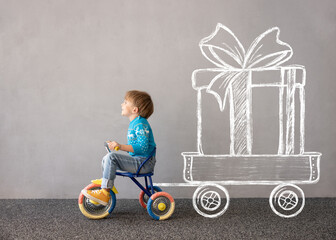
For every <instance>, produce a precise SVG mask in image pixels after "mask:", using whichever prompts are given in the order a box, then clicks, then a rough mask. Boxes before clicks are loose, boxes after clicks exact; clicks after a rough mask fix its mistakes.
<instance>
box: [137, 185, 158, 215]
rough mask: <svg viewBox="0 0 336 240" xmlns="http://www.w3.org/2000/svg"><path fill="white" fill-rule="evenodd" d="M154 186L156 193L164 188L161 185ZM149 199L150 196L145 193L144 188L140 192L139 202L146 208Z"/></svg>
mask: <svg viewBox="0 0 336 240" xmlns="http://www.w3.org/2000/svg"><path fill="white" fill-rule="evenodd" d="M153 188H154V193H156V192H162V189H161V188H159V187H157V186H154V187H153ZM150 191H152V190H150ZM148 199H149V197H148V196H147V194H145V192H144V191H143V190H142V191H141V192H140V195H139V202H140V205H141V206H142V207H143V208H144V209H146V208H147V202H148Z"/></svg>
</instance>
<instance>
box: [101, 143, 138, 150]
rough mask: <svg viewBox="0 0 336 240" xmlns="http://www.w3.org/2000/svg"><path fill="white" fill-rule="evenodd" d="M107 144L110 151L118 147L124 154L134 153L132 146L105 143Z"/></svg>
mask: <svg viewBox="0 0 336 240" xmlns="http://www.w3.org/2000/svg"><path fill="white" fill-rule="evenodd" d="M107 144H108V146H109V148H110V149H115V148H116V147H119V149H120V150H122V151H126V152H134V150H133V147H132V145H125V144H119V143H117V142H116V141H112V142H111V141H107Z"/></svg>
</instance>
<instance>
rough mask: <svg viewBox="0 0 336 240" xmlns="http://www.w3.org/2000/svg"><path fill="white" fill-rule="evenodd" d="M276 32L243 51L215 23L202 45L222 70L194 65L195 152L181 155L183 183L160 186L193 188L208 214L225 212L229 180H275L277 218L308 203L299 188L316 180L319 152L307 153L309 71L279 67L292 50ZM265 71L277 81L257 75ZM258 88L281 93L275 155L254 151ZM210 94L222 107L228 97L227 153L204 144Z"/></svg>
mask: <svg viewBox="0 0 336 240" xmlns="http://www.w3.org/2000/svg"><path fill="white" fill-rule="evenodd" d="M279 34H280V30H279V29H278V28H277V27H275V28H272V29H269V30H267V31H266V32H264V33H263V34H261V35H260V36H259V37H258V38H256V40H255V41H254V42H253V43H252V44H251V46H250V47H249V49H248V50H247V51H246V52H245V49H244V48H243V46H242V45H241V43H240V42H239V40H238V39H237V37H236V36H235V35H234V34H233V32H232V31H231V30H230V29H228V28H227V27H226V26H224V25H222V24H217V27H216V30H215V32H213V33H212V34H211V35H210V36H208V37H206V38H204V39H202V40H201V42H200V44H199V46H200V49H201V51H202V54H203V55H204V56H205V57H206V58H207V59H208V60H209V61H210V62H212V63H213V64H215V65H216V66H217V68H206V69H197V70H195V71H194V72H193V74H192V84H193V88H194V89H195V90H196V91H197V148H198V149H197V152H184V153H182V156H183V159H184V170H183V177H184V181H185V182H184V183H160V184H158V185H160V186H181V187H182V186H184V187H196V191H195V192H194V195H193V206H194V209H195V210H196V211H197V212H198V213H199V214H200V215H202V216H204V217H209V218H215V217H219V216H221V215H222V214H223V213H224V212H225V211H226V210H227V209H228V206H229V202H230V197H229V193H228V191H227V189H226V188H225V187H224V186H227V185H274V186H275V188H274V189H273V191H272V192H271V193H270V196H269V204H270V207H271V209H272V210H273V212H274V213H275V214H277V215H278V216H281V217H284V218H290V217H295V216H296V215H298V214H299V213H300V212H301V211H302V210H303V208H304V205H305V195H304V192H303V191H302V189H301V188H300V187H298V186H297V185H301V184H314V183H317V182H318V181H319V178H320V160H321V153H318V152H305V150H304V140H305V135H304V133H305V128H304V126H305V125H304V123H305V121H304V117H305V90H304V86H305V83H306V71H305V68H304V67H303V66H300V65H290V66H281V64H282V63H284V62H285V61H287V60H288V59H289V58H290V57H291V56H292V54H293V51H292V48H291V47H290V46H289V45H288V44H287V43H284V42H282V41H280V40H279ZM274 49H275V50H274ZM270 50H271V51H270ZM265 73H271V75H273V76H274V78H272V79H263V78H261V79H262V80H260V79H258V78H259V77H260V75H262V74H265ZM204 76H205V77H204ZM209 76H210V77H209ZM207 79H208V80H207ZM257 88H259V89H265V88H273V89H276V92H277V98H278V101H277V102H278V103H277V104H278V105H277V106H275V108H276V109H277V111H278V114H277V115H278V117H277V120H276V121H277V125H278V133H279V134H278V136H277V139H278V140H277V152H275V153H272V154H270V153H267V154H260V153H258V154H255V153H254V152H253V121H252V120H253V113H252V112H253V111H252V99H253V91H255V89H257ZM209 97H212V98H213V97H215V99H216V100H217V101H216V102H218V104H219V110H220V111H224V109H225V103H226V102H227V101H228V102H229V120H228V121H229V122H230V127H229V135H230V136H229V139H230V141H229V142H230V143H229V145H230V146H229V153H227V154H225V153H222V152H220V151H218V152H220V153H218V154H214V153H210V152H211V151H209V150H208V149H206V144H205V140H204V139H203V138H204V135H205V134H206V128H207V127H208V126H207V124H206V123H205V121H204V120H205V119H206V118H211V117H213V116H208V115H207V114H204V112H203V110H204V109H205V108H208V106H206V103H205V101H204V99H205V98H209ZM211 107H212V108H213V106H211ZM219 124H220V123H219ZM297 129H298V130H297ZM296 130H297V131H296ZM297 132H299V133H298V134H297ZM296 139H298V140H297V141H296ZM210 141H211V139H210Z"/></svg>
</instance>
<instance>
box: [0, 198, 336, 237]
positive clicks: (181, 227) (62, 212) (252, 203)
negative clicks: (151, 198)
mask: <svg viewBox="0 0 336 240" xmlns="http://www.w3.org/2000/svg"><path fill="white" fill-rule="evenodd" d="M145 238H146V239H314V240H316V239H336V199H335V198H332V199H331V198H321V199H306V204H305V208H304V209H303V211H302V212H301V213H300V214H299V215H298V216H296V217H294V218H290V219H284V218H281V217H279V216H277V215H275V214H274V213H273V212H272V210H271V208H270V207H269V204H268V199H231V201H230V206H229V209H228V210H227V211H226V212H225V213H224V215H223V216H221V217H218V218H215V219H209V218H205V217H202V216H200V215H198V213H196V211H195V210H194V208H193V206H192V201H191V200H190V199H188V200H187V199H177V200H176V209H175V212H174V214H173V216H172V217H171V218H170V219H169V220H166V221H155V220H153V219H152V218H151V217H150V216H149V215H148V214H147V212H146V210H144V209H143V208H141V207H140V205H139V203H138V201H137V200H123V199H118V200H117V205H116V208H115V210H114V211H113V213H112V214H111V215H110V216H109V217H108V218H106V219H103V220H89V219H86V218H85V217H84V216H83V215H82V214H81V212H80V211H79V208H78V205H77V200H75V199H73V200H0V239H6V240H7V239H145Z"/></svg>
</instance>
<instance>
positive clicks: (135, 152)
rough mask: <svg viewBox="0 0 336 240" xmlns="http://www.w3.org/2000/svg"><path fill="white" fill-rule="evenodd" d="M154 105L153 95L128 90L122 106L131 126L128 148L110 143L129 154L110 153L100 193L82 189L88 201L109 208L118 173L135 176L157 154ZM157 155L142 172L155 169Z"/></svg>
mask: <svg viewBox="0 0 336 240" xmlns="http://www.w3.org/2000/svg"><path fill="white" fill-rule="evenodd" d="M153 111H154V106H153V102H152V99H151V97H150V95H149V94H148V93H146V92H141V91H135V90H134V91H129V92H127V93H126V95H125V101H124V102H123V103H122V104H121V115H122V116H125V117H128V119H129V120H130V124H129V127H128V134H127V145H124V144H120V143H118V142H116V141H108V142H107V143H108V146H109V148H110V149H111V150H112V149H115V148H116V147H118V148H119V149H120V150H122V151H125V152H128V153H129V155H124V154H119V153H115V152H110V153H108V154H107V155H106V156H105V157H104V158H103V160H102V167H103V178H102V185H101V190H85V189H83V190H82V193H83V194H84V195H85V196H86V197H87V198H89V199H91V200H93V201H95V202H98V203H100V204H102V205H104V206H106V205H107V204H108V202H109V200H110V189H111V188H113V185H114V179H115V177H116V170H122V171H127V172H132V173H136V172H137V170H138V168H139V166H140V165H141V163H142V162H143V161H145V160H146V159H147V158H148V157H149V156H150V155H151V154H152V153H153V151H154V149H155V147H156V144H155V142H154V136H153V132H152V129H151V127H150V125H149V123H148V121H147V119H148V118H149V117H150V116H151V115H152V113H153ZM155 162H156V159H155V154H154V155H153V156H152V157H151V158H150V159H149V160H148V161H147V162H146V164H144V165H143V167H142V168H141V171H140V173H149V172H152V171H153V170H154V166H155Z"/></svg>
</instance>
